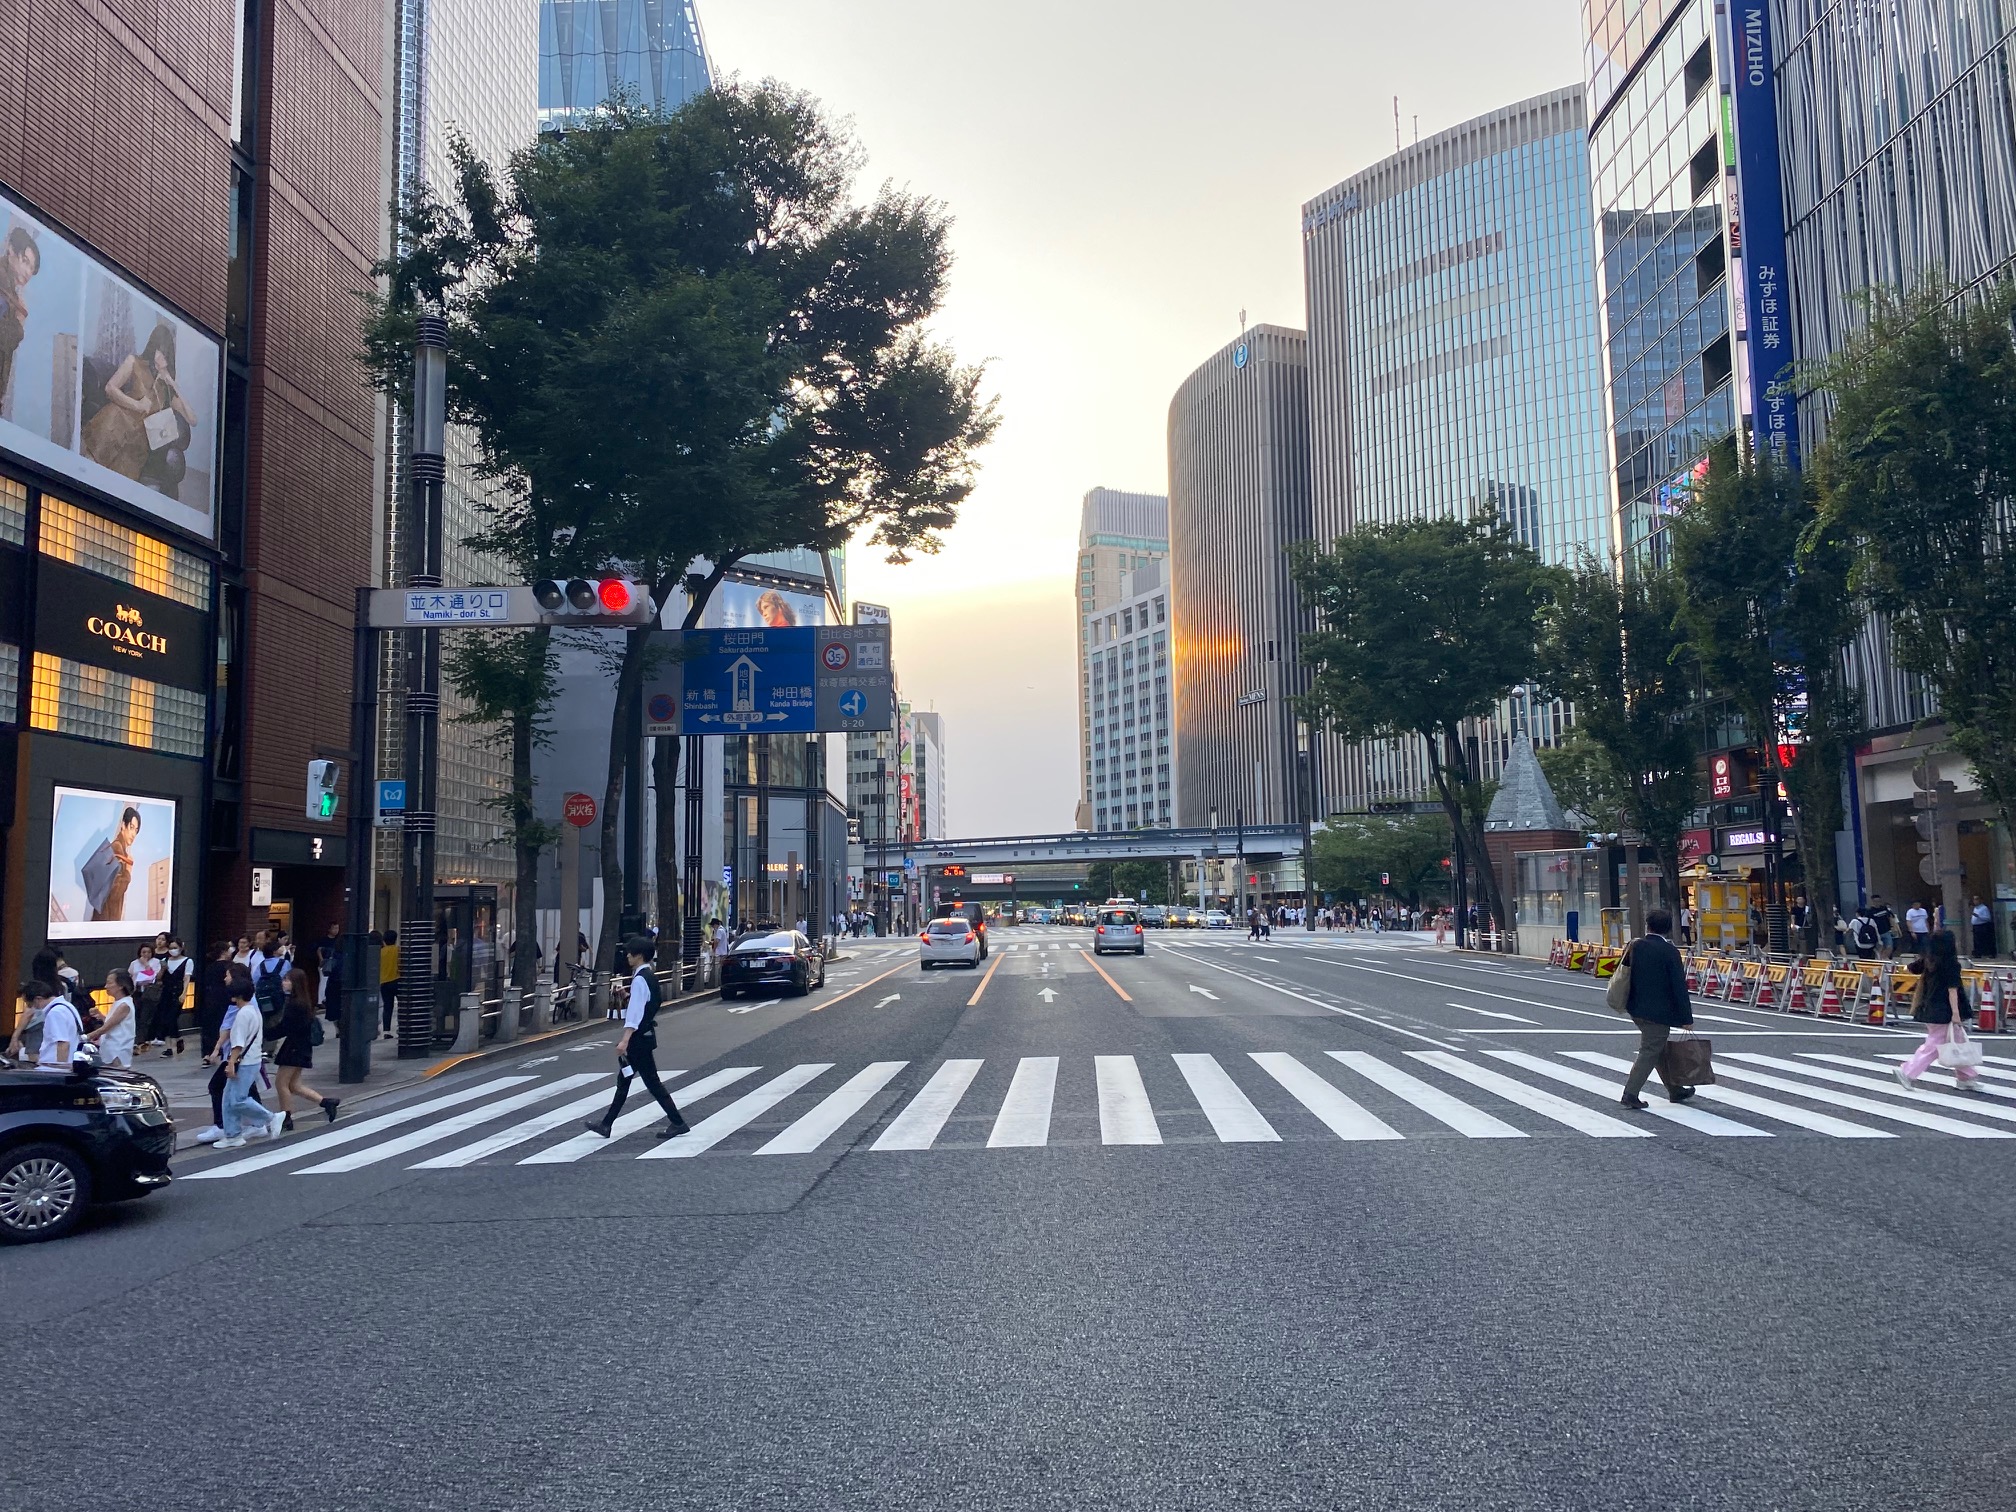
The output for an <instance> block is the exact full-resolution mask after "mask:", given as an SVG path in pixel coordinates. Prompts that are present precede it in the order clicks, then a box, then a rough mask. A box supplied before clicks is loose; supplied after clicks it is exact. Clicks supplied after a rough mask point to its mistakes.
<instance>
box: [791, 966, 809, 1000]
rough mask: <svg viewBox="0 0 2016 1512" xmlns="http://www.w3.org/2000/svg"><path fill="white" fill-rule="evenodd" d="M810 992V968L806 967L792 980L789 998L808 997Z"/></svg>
mask: <svg viewBox="0 0 2016 1512" xmlns="http://www.w3.org/2000/svg"><path fill="white" fill-rule="evenodd" d="M811 992H812V968H811V967H810V966H807V967H806V968H805V969H804V970H803V971H801V972H799V973H798V975H797V976H796V977H795V978H793V979H792V982H791V996H793V997H808V996H810V995H811Z"/></svg>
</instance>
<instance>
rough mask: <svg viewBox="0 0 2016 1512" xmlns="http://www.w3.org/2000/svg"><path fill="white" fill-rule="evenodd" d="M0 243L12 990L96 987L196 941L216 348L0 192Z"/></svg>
mask: <svg viewBox="0 0 2016 1512" xmlns="http://www.w3.org/2000/svg"><path fill="white" fill-rule="evenodd" d="M0 248H4V253H0V863H4V864H0V978H4V980H5V981H6V982H7V983H8V984H10V985H11V984H12V983H15V982H18V981H19V980H20V979H21V976H22V974H23V973H24V972H25V971H26V969H27V967H28V963H29V960H30V958H31V957H32V955H33V954H34V952H35V951H37V950H39V949H41V948H42V947H43V946H44V945H45V944H51V945H55V946H57V947H59V948H60V949H61V950H62V951H63V953H64V955H65V956H66V958H67V959H68V961H69V963H70V964H71V965H72V966H74V967H76V968H77V970H78V972H79V974H80V975H81V976H82V978H83V979H84V981H85V983H86V984H87V985H94V986H95V985H96V984H97V983H98V982H100V981H102V979H103V977H104V973H105V972H106V970H107V969H109V968H110V967H112V966H115V965H120V966H123V965H124V964H125V963H126V962H128V961H129V960H131V959H132V958H133V955H134V947H135V945H136V944H137V942H139V941H140V940H143V939H147V940H151V939H152V938H153V936H154V935H155V934H156V933H158V932H161V931H164V930H165V931H168V932H170V933H173V934H177V935H180V936H181V938H182V939H183V941H184V943H185V944H186V945H187V946H189V947H190V948H191V950H192V952H193V951H194V950H197V949H200V947H201V944H202V938H201V935H200V934H199V928H200V926H201V924H202V922H203V921H202V920H201V919H200V917H199V912H200V909H201V906H202V896H203V893H202V886H203V860H204V844H205V831H206V829H207V828H208V808H209V803H210V799H211V796H212V793H211V788H212V786H213V780H212V770H211V769H212V763H211V760H210V756H211V752H212V749H213V746H217V745H219V744H220V742H219V741H218V739H217V738H216V737H217V731H218V723H217V722H216V721H215V720H213V717H212V703H213V689H216V688H218V687H220V686H223V685H224V684H225V683H226V681H227V677H226V667H227V665H228V659H227V660H226V661H220V657H219V655H218V645H219V638H218V636H217V633H216V622H215V605H216V603H217V600H218V589H217V572H216V568H215V562H216V556H215V552H214V542H215V541H216V538H217V528H216V527H217V518H218V503H217V500H218V481H219V465H218V462H219V452H220V445H221V435H220V432H221V425H220V414H221V410H220V405H219V394H220V384H221V380H222V376H223V353H222V347H221V344H220V343H219V341H218V340H217V339H216V338H215V337H214V336H212V335H210V334H209V333H208V332H206V331H204V330H203V329H201V328H200V327H198V326H195V325H192V324H191V323H190V322H189V321H188V320H186V319H185V318H184V317H183V316H182V315H180V314H179V313H178V312H176V311H175V310H173V309H171V308H170V307H168V306H167V305H165V304H164V303H163V302H162V301H161V300H159V299H158V298H156V297H155V296H154V295H152V294H150V293H149V292H147V291H146V290H144V289H142V288H140V287H139V286H138V285H136V284H135V283H134V282H133V281H132V280H130V279H129V278H127V277H126V276H124V275H123V274H121V273H119V272H117V271H115V270H114V269H113V268H111V267H110V266H109V265H108V264H107V263H106V262H105V261H104V260H103V259H101V258H100V257H98V256H97V255H96V254H95V253H93V252H91V251H90V250H88V249H87V248H86V247H84V246H83V245H82V244H81V243H79V242H77V241H74V240H72V239H71V238H70V237H69V236H67V235H66V234H64V233H63V232H62V231H59V230H58V229H57V228H55V227H54V226H52V225H51V224H49V223H48V222H47V221H45V220H44V219H42V218H41V217H40V216H39V215H38V214H37V213H36V212H34V211H33V210H31V209H30V208H29V207H27V206H26V205H24V204H22V203H20V202H19V201H18V200H16V199H15V198H14V196H13V195H12V194H11V193H9V192H7V191H4V190H0ZM223 743H224V744H229V742H223ZM13 997H14V995H13V993H12V992H11V991H10V992H7V993H5V994H0V1019H5V1018H11V1016H12V1012H13V1006H14V1005H13Z"/></svg>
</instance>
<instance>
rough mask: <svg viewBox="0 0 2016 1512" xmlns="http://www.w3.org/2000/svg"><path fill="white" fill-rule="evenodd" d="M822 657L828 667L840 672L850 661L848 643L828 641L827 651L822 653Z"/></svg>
mask: <svg viewBox="0 0 2016 1512" xmlns="http://www.w3.org/2000/svg"><path fill="white" fill-rule="evenodd" d="M821 656H822V658H823V660H824V661H825V663H826V665H827V666H828V667H830V668H831V669H832V670H833V671H835V672H838V671H840V670H842V669H843V668H845V667H846V665H847V662H848V660H849V656H848V651H847V643H846V642H845V641H828V642H827V643H826V649H825V651H824V652H822V653H821Z"/></svg>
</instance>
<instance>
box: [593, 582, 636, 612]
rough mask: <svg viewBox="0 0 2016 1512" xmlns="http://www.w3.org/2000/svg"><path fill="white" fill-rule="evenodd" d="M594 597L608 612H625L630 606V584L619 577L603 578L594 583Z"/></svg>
mask: <svg viewBox="0 0 2016 1512" xmlns="http://www.w3.org/2000/svg"><path fill="white" fill-rule="evenodd" d="M595 597H596V598H598V599H600V600H601V602H602V607H603V608H604V609H606V610H608V611H609V613H611V614H622V613H625V612H626V611H627V610H628V609H629V608H630V585H629V584H628V583H626V582H624V581H623V579H621V578H604V579H602V581H601V582H599V583H597V584H596V585H595Z"/></svg>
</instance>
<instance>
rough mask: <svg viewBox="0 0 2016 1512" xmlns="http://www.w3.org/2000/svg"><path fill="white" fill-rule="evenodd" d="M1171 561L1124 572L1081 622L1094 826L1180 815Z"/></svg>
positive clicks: (1148, 824)
mask: <svg viewBox="0 0 2016 1512" xmlns="http://www.w3.org/2000/svg"><path fill="white" fill-rule="evenodd" d="M1173 628H1174V627H1173V625H1172V622H1171V620H1170V615H1169V583H1168V576H1167V564H1166V563H1164V562H1160V561H1151V562H1149V563H1148V564H1147V565H1146V566H1143V567H1140V568H1137V569H1135V570H1133V571H1131V572H1128V573H1125V574H1123V576H1122V579H1121V588H1120V592H1119V593H1118V594H1117V595H1115V598H1114V601H1113V602H1111V603H1108V604H1107V605H1106V607H1105V609H1104V611H1103V612H1102V613H1099V614H1094V615H1091V616H1089V617H1088V618H1087V619H1086V620H1085V622H1084V624H1083V626H1082V636H1083V638H1082V640H1081V642H1080V646H1079V675H1080V681H1081V682H1082V683H1083V684H1084V685H1085V686H1086V687H1087V688H1088V689H1090V694H1089V698H1088V708H1087V714H1088V719H1089V722H1088V725H1087V732H1088V735H1087V738H1088V740H1089V745H1088V746H1087V748H1086V768H1087V774H1088V775H1087V779H1086V780H1087V782H1088V783H1089V785H1090V786H1089V790H1088V793H1087V801H1088V802H1089V803H1090V804H1091V807H1092V819H1091V823H1090V825H1089V826H1086V827H1089V828H1091V829H1095V830H1117V829H1157V828H1160V829H1167V828H1169V826H1170V825H1172V824H1173V823H1174V822H1175V799H1176V786H1175V765H1176V750H1175V739H1174V734H1175V723H1174V714H1173V711H1172V709H1171V706H1170V698H1169V638H1170V634H1171V632H1172V630H1173Z"/></svg>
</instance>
